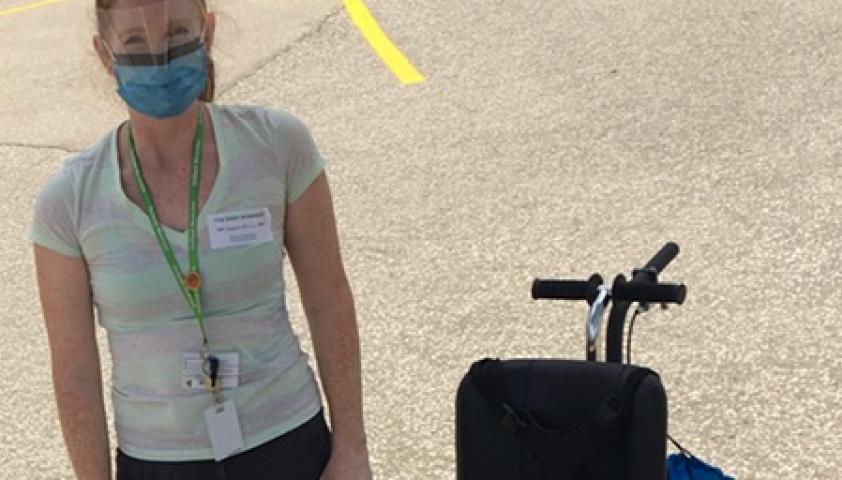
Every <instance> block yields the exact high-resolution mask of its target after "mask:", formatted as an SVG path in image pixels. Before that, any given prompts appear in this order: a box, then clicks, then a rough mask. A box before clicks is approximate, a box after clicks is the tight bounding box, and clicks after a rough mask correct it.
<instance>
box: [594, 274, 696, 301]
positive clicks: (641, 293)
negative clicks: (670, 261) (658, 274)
mask: <svg viewBox="0 0 842 480" xmlns="http://www.w3.org/2000/svg"><path fill="white" fill-rule="evenodd" d="M618 280H619V279H618ZM611 296H612V297H613V298H614V299H615V300H620V301H624V302H643V303H676V304H678V305H681V304H682V303H684V299H685V298H686V297H687V287H686V286H684V285H683V284H675V283H656V284H653V283H638V282H626V281H624V280H619V281H615V282H614V285H613V286H612V287H611Z"/></svg>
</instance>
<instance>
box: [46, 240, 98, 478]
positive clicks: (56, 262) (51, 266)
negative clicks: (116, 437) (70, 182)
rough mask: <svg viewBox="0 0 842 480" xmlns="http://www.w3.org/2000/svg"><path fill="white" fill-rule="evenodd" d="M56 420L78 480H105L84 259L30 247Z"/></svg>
mask: <svg viewBox="0 0 842 480" xmlns="http://www.w3.org/2000/svg"><path fill="white" fill-rule="evenodd" d="M34 254H35V272H36V277H37V279H38V291H39V294H40V298H41V308H42V310H43V313H44V322H45V324H46V329H47V337H48V340H49V343H50V353H51V355H50V357H51V363H52V375H53V387H54V389H55V394H56V404H57V406H58V414H59V420H60V423H61V429H62V433H63V434H64V442H65V444H66V445H67V451H68V453H69V455H70V461H71V463H72V464H73V469H74V470H75V472H76V478H78V479H80V480H111V456H110V451H109V445H108V425H107V422H106V418H105V407H104V403H103V398H102V373H101V370H100V361H99V350H98V349H97V344H96V333H95V330H94V328H95V326H94V315H93V309H92V302H91V291H90V281H89V277H88V270H87V265H86V264H85V261H84V259H82V258H75V257H68V256H65V255H61V254H59V253H56V252H54V251H52V250H49V249H47V248H44V247H41V246H39V245H38V244H35V245H34Z"/></svg>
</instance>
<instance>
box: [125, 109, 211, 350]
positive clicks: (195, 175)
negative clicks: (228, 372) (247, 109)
mask: <svg viewBox="0 0 842 480" xmlns="http://www.w3.org/2000/svg"><path fill="white" fill-rule="evenodd" d="M129 149H130V151H131V162H132V172H133V173H134V178H135V181H136V182H137V186H138V189H139V190H140V195H141V196H142V197H143V204H144V205H145V206H146V214H147V215H148V216H149V223H151V224H152V231H153V232H155V238H157V239H158V244H160V245H161V251H162V252H163V253H164V258H165V259H166V260H167V263H168V264H169V266H170V270H171V271H172V273H173V276H175V281H176V283H177V284H178V288H180V289H181V293H182V294H183V295H184V299H185V300H187V304H188V305H190V308H191V309H192V310H193V313H194V314H195V315H196V319H197V320H198V321H199V328H201V330H202V340H203V343H202V350H203V353H205V354H206V353H207V350H208V335H207V331H206V330H205V322H204V320H203V319H202V302H201V299H200V296H199V289H200V288H201V284H202V277H201V276H200V275H199V252H198V241H197V240H196V223H197V221H198V216H199V167H200V165H201V160H202V115H201V109H199V114H198V115H197V124H196V134H195V136H194V137H193V163H192V165H191V168H190V207H189V208H190V211H189V214H188V222H189V223H188V226H187V235H188V254H189V257H190V271H189V272H188V273H187V275H185V274H184V273H183V272H182V270H181V267H180V266H179V265H178V261H177V260H176V258H175V254H174V253H173V251H172V247H171V246H170V242H169V241H168V240H167V236H166V235H165V234H164V230H163V228H161V222H160V220H158V213H157V211H156V210H155V204H154V203H153V202H152V195H151V194H150V193H149V187H148V186H147V185H146V181H145V180H144V179H143V173H142V172H141V170H140V164H139V162H138V161H137V151H136V150H135V145H134V137H133V136H132V129H131V126H129Z"/></svg>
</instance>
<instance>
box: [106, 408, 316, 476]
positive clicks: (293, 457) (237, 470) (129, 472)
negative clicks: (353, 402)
mask: <svg viewBox="0 0 842 480" xmlns="http://www.w3.org/2000/svg"><path fill="white" fill-rule="evenodd" d="M330 444H331V442H330V431H329V430H328V428H327V423H326V422H325V417H324V412H319V413H318V414H317V415H316V416H315V417H313V418H312V419H310V420H309V421H307V423H305V424H303V425H301V426H300V427H298V428H296V429H294V430H292V431H290V432H287V433H285V434H284V435H281V436H280V437H278V438H275V439H273V440H270V441H269V442H266V443H264V444H263V445H260V446H258V447H255V448H253V449H251V450H248V451H245V452H242V453H238V454H237V455H234V456H231V457H228V458H226V459H225V460H223V461H221V462H216V461H214V460H212V459H211V460H198V461H186V462H157V461H148V460H139V459H137V458H133V457H130V456H128V455H126V454H125V453H123V452H122V451H121V450H120V449H119V448H117V457H116V463H117V480H264V479H265V480H269V479H272V480H280V479H289V480H318V479H319V477H320V476H321V474H322V472H323V471H324V469H325V466H326V465H327V462H328V460H329V459H330V450H331V449H330Z"/></svg>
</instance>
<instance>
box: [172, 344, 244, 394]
mask: <svg viewBox="0 0 842 480" xmlns="http://www.w3.org/2000/svg"><path fill="white" fill-rule="evenodd" d="M210 355H211V356H214V357H216V358H218V359H219V374H218V377H217V379H216V381H217V383H218V384H219V387H220V389H223V390H224V389H228V388H234V387H236V386H237V385H239V382H240V353H239V352H221V353H213V352H212V353H210ZM181 361H182V369H181V385H182V386H183V387H184V388H189V389H192V390H207V389H209V388H210V383H209V380H208V379H207V378H206V375H205V372H204V371H203V370H202V356H201V354H200V353H199V352H187V353H185V354H183V355H182V357H181Z"/></svg>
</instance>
